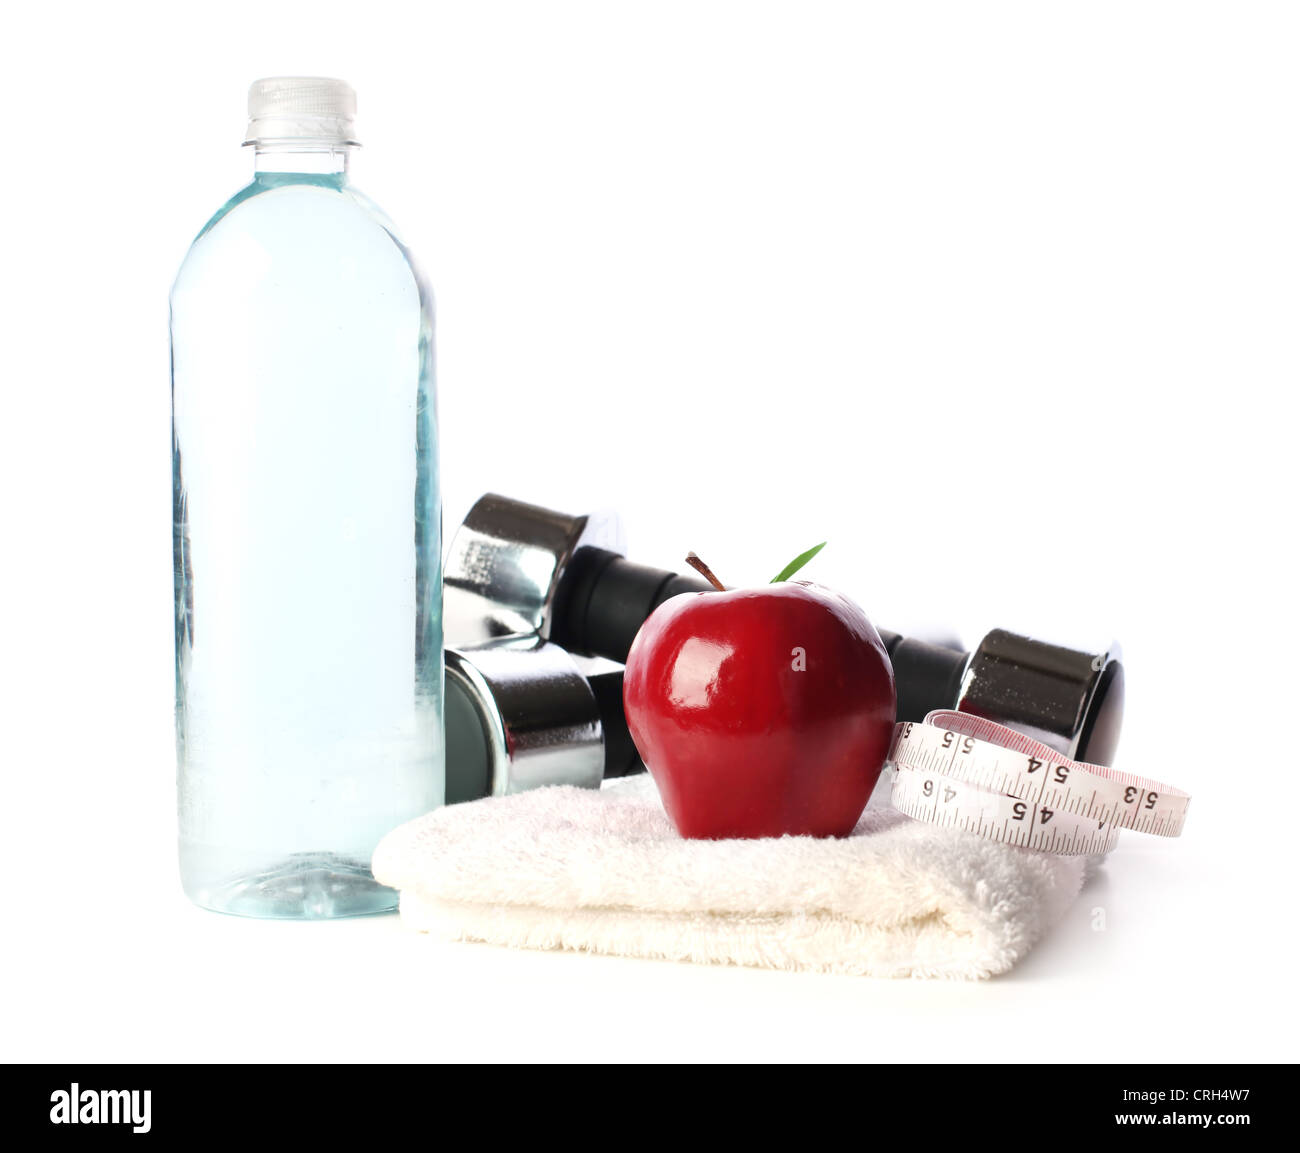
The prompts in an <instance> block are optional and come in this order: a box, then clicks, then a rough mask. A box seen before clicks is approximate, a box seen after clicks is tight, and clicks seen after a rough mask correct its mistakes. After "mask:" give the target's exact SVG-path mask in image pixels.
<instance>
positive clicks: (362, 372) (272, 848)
mask: <svg viewBox="0 0 1300 1153" xmlns="http://www.w3.org/2000/svg"><path fill="white" fill-rule="evenodd" d="M354 107H355V97H354V96H353V94H352V91H351V89H350V88H348V87H347V86H346V85H344V84H342V82H340V81H330V80H320V79H299V78H289V79H276V80H267V81H258V82H257V83H256V84H254V85H253V88H252V90H251V91H250V94H249V111H250V119H251V123H250V131H249V142H250V143H251V144H253V146H254V151H255V156H256V173H255V175H254V178H253V181H252V183H251V184H249V185H248V186H247V187H246V188H244V189H243V190H242V191H241V192H239V193H238V194H237V195H235V196H234V197H233V198H232V199H231V200H230V201H229V202H227V203H226V205H225V206H223V207H222V209H221V210H220V211H219V212H218V213H217V214H216V216H214V217H213V218H212V220H211V221H210V222H209V223H208V224H207V226H206V227H205V228H204V229H203V231H202V232H201V233H200V234H199V236H198V238H197V239H196V240H195V241H194V243H193V245H192V246H191V248H190V251H189V254H188V255H187V257H186V258H185V262H184V264H183V265H182V267H181V270H180V273H179V275H178V276H177V278H176V283H175V286H174V287H173V289H172V295H171V337H172V449H173V500H174V525H173V529H174V552H175V593H176V727H177V758H178V794H179V818H180V861H181V876H182V881H183V884H184V887H185V890H186V892H187V893H188V894H189V896H190V897H191V898H192V899H193V900H194V901H195V902H196V903H198V904H199V905H202V906H205V907H207V908H211V909H217V910H221V911H224V912H229V913H240V914H246V915H250V916H262V917H331V916H345V915H350V914H357V913H370V912H378V911H382V910H385V909H391V908H393V907H394V905H395V904H396V894H395V893H394V892H393V891H392V890H390V889H387V888H384V887H383V886H380V885H379V884H377V883H376V882H375V881H374V879H373V877H372V876H371V874H370V854H371V852H372V850H373V849H374V846H375V844H376V842H377V841H378V840H379V838H380V837H381V836H382V835H383V834H384V833H386V832H387V831H388V830H389V829H391V828H393V827H394V826H395V825H397V824H400V823H401V822H403V821H406V820H410V819H411V818H413V817H416V816H418V815H420V814H421V813H424V812H427V811H428V810H429V809H431V808H434V807H435V806H437V805H439V804H441V803H442V801H443V728H442V622H441V591H442V590H441V572H440V565H439V557H440V555H441V543H440V509H439V496H438V473H437V450H436V445H437V428H436V412H435V403H434V379H433V319H432V309H431V304H430V297H429V293H428V291H427V289H426V287H425V285H424V282H423V280H422V279H421V277H420V275H419V274H418V272H417V271H416V270H415V268H414V266H413V265H412V262H411V258H410V255H409V253H408V252H407V251H406V249H405V248H404V247H403V246H402V244H401V242H400V241H399V240H398V239H397V237H396V235H395V233H394V230H393V226H392V225H391V224H390V223H389V222H388V221H387V219H386V218H385V217H384V216H383V215H382V214H381V213H380V212H379V211H378V210H377V209H376V208H375V206H374V205H372V204H371V203H370V202H369V201H368V200H367V199H365V198H364V197H363V196H361V195H360V194H359V193H358V192H356V191H355V190H354V189H353V188H352V186H351V184H350V182H349V179H348V166H349V160H350V156H351V153H352V150H353V144H354V141H353V134H352V115H353V110H354Z"/></svg>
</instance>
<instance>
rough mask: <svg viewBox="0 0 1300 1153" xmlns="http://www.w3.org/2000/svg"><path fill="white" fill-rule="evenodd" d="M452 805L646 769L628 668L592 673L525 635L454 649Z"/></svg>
mask: <svg viewBox="0 0 1300 1153" xmlns="http://www.w3.org/2000/svg"><path fill="white" fill-rule="evenodd" d="M445 655H446V658H447V663H446V673H447V677H446V695H445V709H446V731H447V803H448V804H454V803H456V802H457V801H471V800H475V799H476V798H478V797H488V796H501V795H503V794H506V793H517V792H520V791H522V790H524V789H535V788H538V787H540V786H542V785H580V786H585V787H588V788H595V787H596V786H598V785H599V784H600V782H601V781H602V780H604V779H606V778H610V777H623V776H627V775H629V774H631V773H635V772H639V771H641V770H642V769H643V768H644V766H643V765H642V764H641V759H640V757H638V756H637V751H636V746H635V745H634V744H633V743H632V736H631V734H630V733H629V732H628V729H627V721H626V720H625V719H624V716H623V671H622V669H617V670H614V671H611V672H604V673H597V674H595V675H593V676H586V675H584V674H583V672H582V671H581V670H580V669H579V668H578V666H577V664H576V662H575V661H574V659H573V657H571V656H570V655H569V654H568V653H567V652H565V651H564V649H562V648H560V647H559V646H558V645H553V644H549V643H547V642H546V641H539V640H537V639H536V638H523V639H513V640H502V641H495V642H489V643H488V644H485V645H479V646H475V647H470V648H462V649H447V650H446V654H445Z"/></svg>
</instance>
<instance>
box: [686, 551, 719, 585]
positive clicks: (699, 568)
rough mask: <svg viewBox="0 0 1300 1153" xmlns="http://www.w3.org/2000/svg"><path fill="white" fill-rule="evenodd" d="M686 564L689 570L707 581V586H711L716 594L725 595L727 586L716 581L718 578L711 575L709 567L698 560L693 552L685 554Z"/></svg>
mask: <svg viewBox="0 0 1300 1153" xmlns="http://www.w3.org/2000/svg"><path fill="white" fill-rule="evenodd" d="M686 563H687V564H688V565H690V566H691V568H693V569H694V570H695V571H696V572H697V573H699V574H700V575H701V576H702V577H703V578H704V579H705V580H706V581H708V582H709V584H711V585H712V586H713V587H714V588H715V589H717V590H718V592H720V593H725V592H726V591H727V586H726V585H724V584H723V583H722V582H721V581H720V580H718V578H717V577H715V576H714V575H713V570H712V569H711V568H709V566H708V565H706V564H705V563H704V562H703V561H702V560H700V558H699V557H697V556H696V555H695V554H694V553H693V552H688V553H687V554H686Z"/></svg>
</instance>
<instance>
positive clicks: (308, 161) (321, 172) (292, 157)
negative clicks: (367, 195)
mask: <svg viewBox="0 0 1300 1153" xmlns="http://www.w3.org/2000/svg"><path fill="white" fill-rule="evenodd" d="M353 147H354V146H353V145H351V144H334V143H322V142H318V141H291V142H287V143H283V144H272V143H269V142H267V141H263V140H259V141H258V142H257V144H256V145H255V146H254V158H253V170H254V171H255V172H256V173H258V174H259V175H261V174H262V173H307V174H310V175H312V176H335V175H337V176H346V175H347V172H348V160H349V153H350V152H351V151H352V149H353Z"/></svg>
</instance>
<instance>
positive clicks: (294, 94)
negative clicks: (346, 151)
mask: <svg viewBox="0 0 1300 1153" xmlns="http://www.w3.org/2000/svg"><path fill="white" fill-rule="evenodd" d="M356 114H357V94H356V93H355V92H354V91H352V86H351V85H350V84H347V83H345V82H344V81H342V80H331V79H330V78H329V77H326V76H269V77H267V78H266V79H264V80H254V81H253V83H252V85H250V87H249V89H248V133H247V135H246V136H245V138H244V143H245V144H259V143H272V142H275V143H290V142H293V141H320V142H324V143H330V144H339V145H350V146H355V145H356V143H357V140H356V130H355V127H354V125H353V120H354V119H355V117H356Z"/></svg>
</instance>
